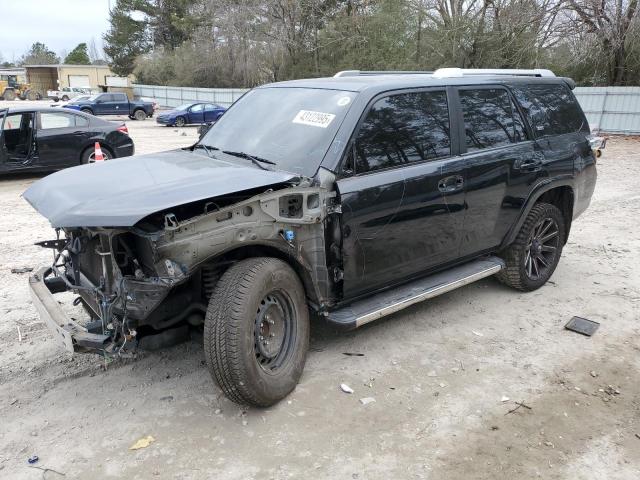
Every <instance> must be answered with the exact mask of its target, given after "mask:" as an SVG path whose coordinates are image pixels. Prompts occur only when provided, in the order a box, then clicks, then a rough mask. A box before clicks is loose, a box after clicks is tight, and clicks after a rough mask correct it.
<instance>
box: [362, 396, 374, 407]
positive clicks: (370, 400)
mask: <svg viewBox="0 0 640 480" xmlns="http://www.w3.org/2000/svg"><path fill="white" fill-rule="evenodd" d="M375 401H376V399H375V398H373V397H364V398H361V399H360V403H361V404H362V405H368V404H370V403H373V402H375Z"/></svg>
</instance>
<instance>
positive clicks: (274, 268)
mask: <svg viewBox="0 0 640 480" xmlns="http://www.w3.org/2000/svg"><path fill="white" fill-rule="evenodd" d="M308 346H309V311H308V307H307V303H306V299H305V293H304V288H303V287H302V284H301V283H300V279H299V278H298V276H297V274H296V273H295V272H294V271H293V270H292V269H291V267H290V266H289V265H287V264H286V263H285V262H283V261H282V260H279V259H276V258H268V257H257V258H250V259H247V260H242V261H240V262H238V263H236V264H235V265H233V266H231V267H230V268H229V269H228V270H227V271H226V272H225V273H224V274H223V275H222V277H221V278H220V280H219V281H218V284H217V285H216V288H215V290H214V293H213V295H212V296H211V300H210V302H209V307H208V308H207V316H206V319H205V329H204V351H205V359H206V361H207V366H208V367H209V371H210V372H211V375H212V376H213V378H214V379H215V380H216V382H217V383H218V385H219V386H220V388H221V389H222V391H223V392H224V393H225V395H227V397H229V398H230V399H231V400H233V401H234V402H236V403H239V404H248V405H253V406H256V407H268V406H270V405H273V404H275V403H277V402H278V401H280V400H282V399H283V398H284V397H286V396H287V395H288V394H289V393H290V392H291V391H292V390H293V389H294V388H295V387H296V385H297V383H298V380H299V379H300V376H301V375H302V370H303V369H304V364H305V360H306V355H307V349H308Z"/></svg>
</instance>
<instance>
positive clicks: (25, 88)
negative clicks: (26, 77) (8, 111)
mask: <svg viewBox="0 0 640 480" xmlns="http://www.w3.org/2000/svg"><path fill="white" fill-rule="evenodd" d="M16 98H19V99H20V100H40V99H41V98H42V95H41V94H40V92H38V91H37V90H33V89H32V88H31V85H30V84H28V83H19V82H18V79H17V76H16V75H2V76H0V100H15V99H16Z"/></svg>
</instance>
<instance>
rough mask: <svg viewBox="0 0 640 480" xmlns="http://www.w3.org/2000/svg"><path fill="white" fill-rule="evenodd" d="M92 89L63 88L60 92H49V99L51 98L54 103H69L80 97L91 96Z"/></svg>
mask: <svg viewBox="0 0 640 480" xmlns="http://www.w3.org/2000/svg"><path fill="white" fill-rule="evenodd" d="M90 94H91V89H90V88H89V87H63V88H62V89H60V90H48V91H47V98H50V99H51V100H53V101H54V102H59V101H60V100H62V101H63V102H67V101H69V100H71V99H72V98H75V97H79V96H80V95H90Z"/></svg>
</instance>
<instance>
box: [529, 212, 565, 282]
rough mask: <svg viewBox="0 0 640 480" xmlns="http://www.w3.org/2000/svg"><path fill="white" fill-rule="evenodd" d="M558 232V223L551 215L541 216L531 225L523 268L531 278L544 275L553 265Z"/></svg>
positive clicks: (535, 278) (558, 238)
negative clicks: (541, 217)
mask: <svg viewBox="0 0 640 480" xmlns="http://www.w3.org/2000/svg"><path fill="white" fill-rule="evenodd" d="M559 233H560V229H559V228H558V223H557V222H556V220H555V219H553V218H551V217H546V218H543V219H542V220H540V221H539V222H538V223H537V224H536V225H535V226H534V227H533V231H532V232H531V237H530V239H529V243H528V245H527V250H526V255H525V259H524V268H525V270H526V272H527V276H528V277H529V278H530V279H531V280H538V279H540V278H543V277H546V276H547V274H548V273H549V269H550V268H551V267H552V266H554V267H555V258H556V255H557V252H558V246H559V242H560V235H559Z"/></svg>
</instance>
